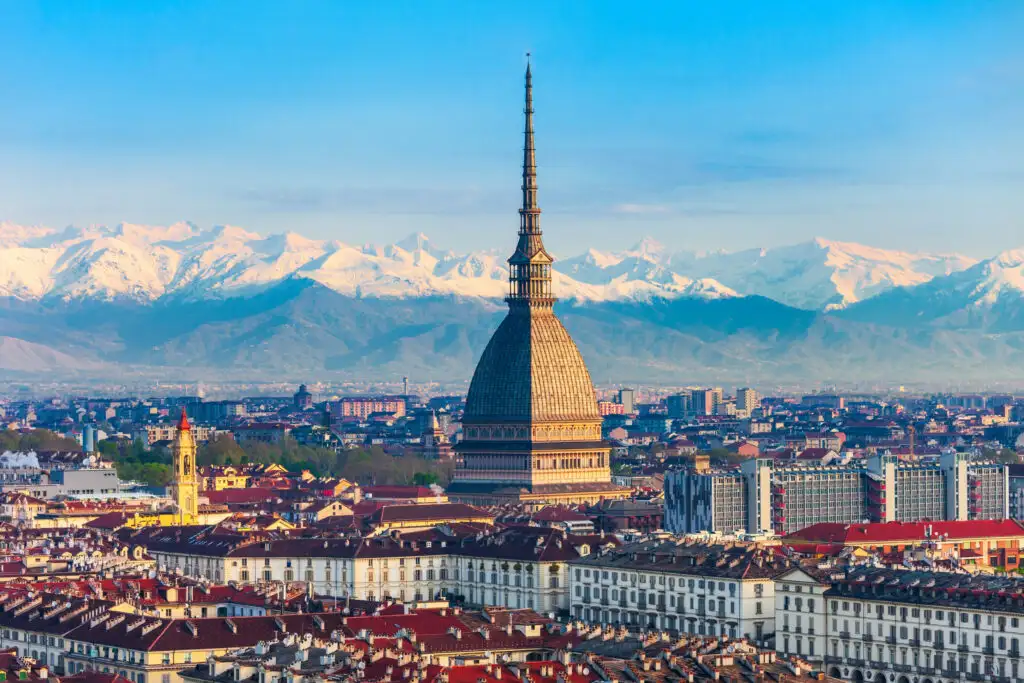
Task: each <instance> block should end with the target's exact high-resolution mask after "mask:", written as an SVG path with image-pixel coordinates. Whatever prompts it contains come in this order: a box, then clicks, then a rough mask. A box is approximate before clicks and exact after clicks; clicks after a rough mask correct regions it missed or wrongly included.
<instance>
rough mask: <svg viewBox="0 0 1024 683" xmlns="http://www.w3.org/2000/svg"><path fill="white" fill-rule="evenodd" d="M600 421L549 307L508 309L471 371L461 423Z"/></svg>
mask: <svg viewBox="0 0 1024 683" xmlns="http://www.w3.org/2000/svg"><path fill="white" fill-rule="evenodd" d="M600 419H601V416H600V414H599V413H598V410H597V398H596V396H595V395H594V385H593V383H592V382H591V380H590V373H589V372H587V366H586V365H585V364H584V362H583V356H582V355H580V352H579V349H577V348H576V343H575V342H573V340H572V337H570V336H569V332H568V331H566V329H565V327H563V326H562V323H561V321H559V320H558V318H556V317H555V315H554V313H553V312H552V311H551V309H550V308H532V309H527V308H522V309H513V310H511V311H509V314H508V315H507V316H506V317H505V319H504V320H503V321H502V323H501V325H499V326H498V329H497V330H495V332H494V336H492V337H491V341H490V342H489V343H488V344H487V348H485V349H484V353H483V355H482V356H481V357H480V362H479V363H478V364H477V366H476V372H474V373H473V381H472V382H471V383H470V385H469V395H468V396H467V397H466V410H465V414H464V417H463V420H462V421H463V423H477V424H481V423H488V422H558V421H575V420H600Z"/></svg>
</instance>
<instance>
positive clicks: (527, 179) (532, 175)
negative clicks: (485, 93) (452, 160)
mask: <svg viewBox="0 0 1024 683" xmlns="http://www.w3.org/2000/svg"><path fill="white" fill-rule="evenodd" d="M523 113H524V114H525V115H526V130H525V132H524V134H523V136H524V141H523V208H522V210H521V211H520V215H521V216H522V218H521V219H520V223H519V231H520V232H519V234H521V235H524V234H525V235H528V234H533V233H536V234H540V206H539V205H538V203H537V150H536V148H535V147H534V143H533V74H532V72H531V69H530V53H529V52H527V53H526V108H525V109H524V110H523Z"/></svg>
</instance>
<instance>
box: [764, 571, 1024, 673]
mask: <svg viewBox="0 0 1024 683" xmlns="http://www.w3.org/2000/svg"><path fill="white" fill-rule="evenodd" d="M779 584H780V585H779V589H778V590H777V592H776V622H777V623H780V624H783V625H785V624H787V623H788V625H789V628H788V630H787V629H786V628H784V626H780V629H779V632H778V634H777V638H776V647H777V648H778V649H779V651H780V652H781V653H782V654H789V653H792V654H799V655H801V656H803V657H804V658H806V659H810V660H812V661H816V662H819V663H820V664H821V666H822V668H823V670H824V671H825V672H826V673H828V674H829V675H831V676H835V677H838V678H843V679H844V680H848V681H871V682H878V683H882V682H886V683H952V682H954V681H965V680H966V681H991V682H993V683H1010V682H1011V681H1020V680H1022V679H1024V666H1022V663H1021V657H1022V655H1021V652H1022V650H1021V643H1022V640H1024V623H1022V620H1024V581H1021V580H1019V579H1014V578H1007V577H997V576H991V575H968V574H962V573H952V572H926V571H907V570H893V569H880V568H873V567H863V568H854V569H851V570H849V571H848V572H847V573H845V574H844V575H841V576H836V577H834V578H827V577H813V576H810V575H809V574H806V573H805V574H804V575H803V576H801V575H800V574H799V573H797V572H790V573H789V574H784V575H782V576H780V577H779ZM784 585H789V587H790V589H789V590H788V591H787V590H786V589H785V588H784V587H783V586H784ZM798 587H799V588H801V589H802V590H801V592H799V593H798V592H797V591H796V588H798ZM797 596H801V597H802V598H803V600H802V602H801V603H800V604H798V603H797V601H796V598H797ZM812 596H813V597H812ZM785 597H789V598H790V600H789V601H785ZM809 600H813V604H810V605H809V604H808V601H809ZM798 617H799V618H802V621H798V620H797V619H798ZM797 624H800V625H801V626H802V627H803V628H804V629H807V628H809V627H813V628H814V633H813V634H811V633H807V632H806V631H805V632H804V633H797V632H796V627H797ZM811 648H813V653H812V652H811Z"/></svg>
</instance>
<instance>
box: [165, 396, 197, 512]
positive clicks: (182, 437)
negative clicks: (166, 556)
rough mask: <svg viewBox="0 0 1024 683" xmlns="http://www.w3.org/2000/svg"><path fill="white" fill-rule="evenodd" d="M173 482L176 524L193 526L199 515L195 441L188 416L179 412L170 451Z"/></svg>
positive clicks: (172, 490)
mask: <svg viewBox="0 0 1024 683" xmlns="http://www.w3.org/2000/svg"><path fill="white" fill-rule="evenodd" d="M171 454H172V456H173V457H172V467H173V470H174V481H173V483H172V484H171V498H172V499H173V500H174V503H175V505H176V506H177V512H178V518H179V519H178V523H179V524H193V523H195V521H196V519H197V518H198V515H199V479H198V478H197V477H196V440H195V437H194V436H193V434H192V425H190V424H189V423H188V415H186V414H185V410H184V409H182V411H181V419H180V420H178V432H177V435H176V436H175V437H174V446H173V447H172V449H171Z"/></svg>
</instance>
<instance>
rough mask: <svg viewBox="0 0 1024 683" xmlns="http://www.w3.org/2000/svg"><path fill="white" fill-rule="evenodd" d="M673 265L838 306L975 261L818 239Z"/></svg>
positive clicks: (771, 294) (802, 301) (782, 296)
mask: <svg viewBox="0 0 1024 683" xmlns="http://www.w3.org/2000/svg"><path fill="white" fill-rule="evenodd" d="M671 262H672V264H673V266H674V267H676V268H678V269H679V270H682V271H684V272H687V273H688V274H690V275H694V276H697V275H699V276H704V277H712V278H715V279H717V280H719V281H721V282H723V283H725V284H726V285H728V286H730V287H732V288H734V289H735V290H736V291H737V292H739V293H740V294H743V295H752V294H759V295H762V296H766V297H768V298H771V299H775V300H776V301H780V302H782V303H785V304H788V305H790V306H796V307H797V308H807V309H818V310H821V309H826V310H827V309H836V308H844V307H846V306H849V305H850V304H853V303H856V302H858V301H862V300H864V299H869V298H871V297H873V296H876V295H878V294H880V293H882V292H885V291H888V290H890V289H892V288H894V287H908V286H913V285H918V284H922V283H925V282H928V281H929V280H931V279H932V278H933V277H936V276H938V275H945V274H948V273H951V272H956V271H959V270H962V269H964V268H966V267H968V266H970V265H972V264H973V263H974V260H973V259H970V258H967V257H965V256H960V255H957V254H924V253H908V252H901V251H894V250H888V249H878V248H875V247H868V246H864V245H861V244H855V243H852V242H838V241H833V240H826V239H823V238H818V239H815V240H812V241H809V242H803V243H800V244H794V245H791V246H785V247H776V248H771V249H747V250H744V251H739V252H735V253H714V254H708V255H705V256H697V257H694V256H692V255H690V254H682V255H679V256H674V257H673V259H672V261H671Z"/></svg>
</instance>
